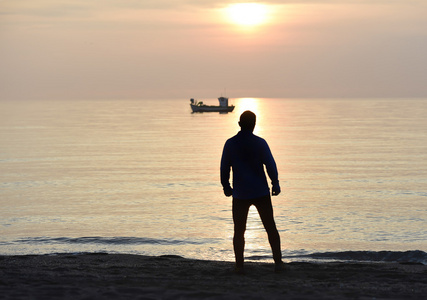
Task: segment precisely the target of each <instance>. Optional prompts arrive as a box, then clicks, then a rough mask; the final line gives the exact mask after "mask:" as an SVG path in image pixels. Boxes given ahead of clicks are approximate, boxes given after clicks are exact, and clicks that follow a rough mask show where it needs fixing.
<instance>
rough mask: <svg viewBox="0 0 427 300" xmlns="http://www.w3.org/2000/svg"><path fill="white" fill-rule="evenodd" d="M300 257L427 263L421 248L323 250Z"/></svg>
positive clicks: (426, 255) (425, 255)
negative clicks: (406, 249)
mask: <svg viewBox="0 0 427 300" xmlns="http://www.w3.org/2000/svg"><path fill="white" fill-rule="evenodd" d="M299 257H307V258H311V259H316V260H335V261H337V260H338V261H360V262H362V261H366V262H399V263H415V264H424V265H427V253H426V252H424V251H420V250H412V251H342V252H321V253H312V254H308V255H301V256H299Z"/></svg>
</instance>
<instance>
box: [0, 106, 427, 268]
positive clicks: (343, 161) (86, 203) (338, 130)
mask: <svg viewBox="0 0 427 300" xmlns="http://www.w3.org/2000/svg"><path fill="white" fill-rule="evenodd" d="M198 100H202V101H204V102H205V103H206V104H216V103H217V100H216V99H198ZM189 103H190V101H189V99H183V100H177V99H174V100H86V101H83V100H76V101H65V100H33V101H30V100H21V101H0V141H1V144H0V204H1V211H0V232H1V234H0V255H23V254H55V253H81V252H107V253H131V254H141V255H179V256H183V257H186V258H195V259H210V260H226V261H233V260H234V255H233V251H232V236H233V223H232V218H231V198H227V197H225V196H224V195H223V193H222V187H221V185H220V182H219V163H220V158H221V152H222V147H223V145H224V143H225V141H226V139H228V138H229V137H231V136H233V135H234V134H236V133H237V132H238V130H239V127H238V124H237V122H238V118H239V116H240V114H241V113H242V112H243V111H244V110H247V109H249V110H252V111H253V112H255V113H256V114H257V126H256V128H255V131H254V133H255V134H256V135H259V136H261V137H263V138H265V139H266V140H267V142H268V144H269V146H270V148H271V150H272V153H273V155H274V157H275V159H276V163H277V166H278V170H279V180H280V183H281V188H282V193H281V194H280V195H279V196H277V197H273V198H272V199H273V207H274V213H275V219H276V223H277V227H278V229H279V232H280V235H281V239H282V251H283V256H284V259H285V261H293V260H299V261H300V260H328V261H331V260H332V261H338V260H368V261H383V260H392V261H406V262H418V263H419V262H421V263H427V253H426V252H427V130H426V129H427V99H263V98H238V99H232V98H230V103H232V104H234V105H235V106H236V108H235V110H234V111H233V112H232V113H226V114H221V113H191V109H190V106H189ZM245 256H246V258H247V259H248V260H257V261H272V256H271V251H270V247H269V244H268V241H267V236H266V234H265V231H264V229H263V227H262V224H261V222H260V220H259V217H258V215H257V212H256V210H255V209H253V208H251V210H250V213H249V219H248V228H247V232H246V249H245Z"/></svg>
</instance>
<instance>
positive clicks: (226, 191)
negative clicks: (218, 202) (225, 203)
mask: <svg viewBox="0 0 427 300" xmlns="http://www.w3.org/2000/svg"><path fill="white" fill-rule="evenodd" d="M224 195H225V196H227V197H230V196H232V195H233V189H232V188H231V187H227V188H224Z"/></svg>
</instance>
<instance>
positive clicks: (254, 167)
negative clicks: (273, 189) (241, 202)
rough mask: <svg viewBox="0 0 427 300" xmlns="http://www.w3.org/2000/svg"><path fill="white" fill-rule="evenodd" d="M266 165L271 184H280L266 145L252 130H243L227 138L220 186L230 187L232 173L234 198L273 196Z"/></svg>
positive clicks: (222, 159)
mask: <svg viewBox="0 0 427 300" xmlns="http://www.w3.org/2000/svg"><path fill="white" fill-rule="evenodd" d="M264 165H265V166H266V169H267V174H268V176H269V177H270V179H271V183H272V185H279V180H278V172H277V167H276V162H275V161H274V158H273V155H272V154H271V151H270V148H269V147H268V144H267V142H266V141H265V140H264V139H262V138H260V137H258V136H256V135H254V134H253V133H252V132H250V131H240V132H239V133H238V134H236V135H235V136H233V137H232V138H230V139H228V140H227V141H226V143H225V145H224V150H223V152H222V157H221V184H222V186H223V188H224V189H227V188H228V189H229V188H230V169H232V170H233V197H234V198H237V199H253V198H258V197H263V196H266V195H268V194H269V193H270V189H269V187H268V183H267V178H266V176H265V172H264Z"/></svg>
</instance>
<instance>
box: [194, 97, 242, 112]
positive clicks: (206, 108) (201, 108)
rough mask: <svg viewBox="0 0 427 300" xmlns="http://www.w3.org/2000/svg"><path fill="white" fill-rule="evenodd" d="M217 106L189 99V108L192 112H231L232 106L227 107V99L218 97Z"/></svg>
mask: <svg viewBox="0 0 427 300" xmlns="http://www.w3.org/2000/svg"><path fill="white" fill-rule="evenodd" d="M218 101H219V105H206V104H203V101H200V102H198V101H197V100H194V99H193V98H191V99H190V102H191V103H190V106H191V110H192V111H193V112H232V111H233V109H234V105H230V106H228V98H226V97H219V98H218Z"/></svg>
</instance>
